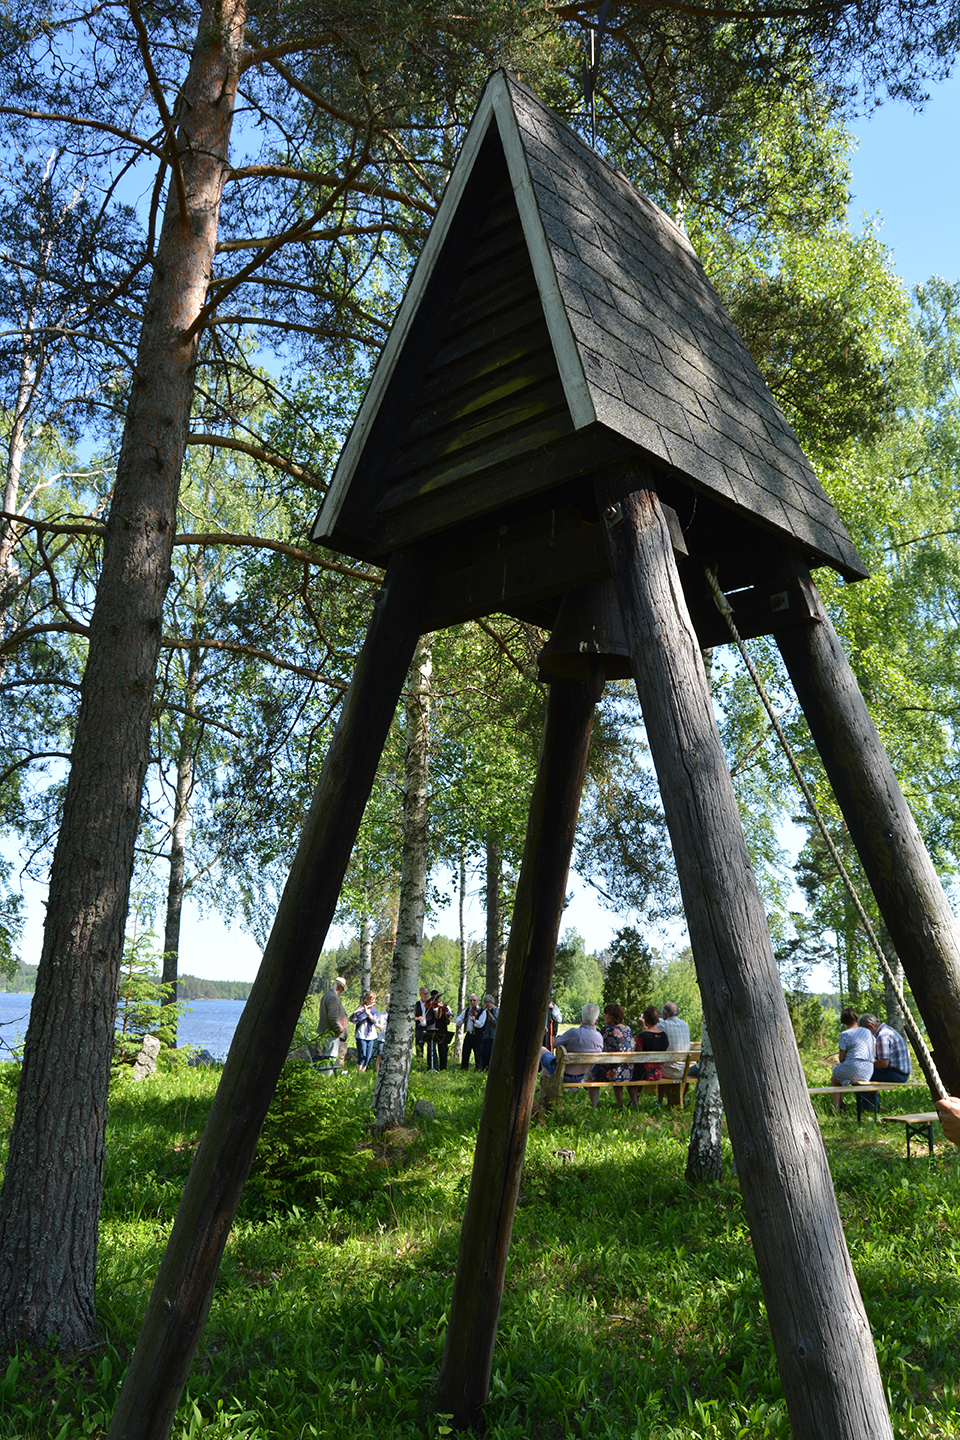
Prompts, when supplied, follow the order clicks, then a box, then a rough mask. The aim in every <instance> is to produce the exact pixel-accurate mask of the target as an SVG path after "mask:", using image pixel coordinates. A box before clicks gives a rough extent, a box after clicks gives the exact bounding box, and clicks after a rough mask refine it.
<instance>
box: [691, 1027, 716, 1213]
mask: <svg viewBox="0 0 960 1440" xmlns="http://www.w3.org/2000/svg"><path fill="white" fill-rule="evenodd" d="M699 1064H700V1073H699V1075H698V1076H697V1090H696V1097H697V1098H696V1100H695V1101H694V1105H693V1124H692V1125H691V1127H690V1144H689V1146H688V1147H687V1168H686V1171H685V1173H684V1177H683V1178H684V1180H686V1182H687V1184H688V1185H703V1184H704V1183H705V1182H707V1181H709V1180H722V1179H723V1146H722V1145H721V1143H720V1140H721V1135H722V1132H723V1096H722V1095H721V1093H720V1081H719V1080H718V1078H717V1066H716V1061H715V1060H714V1058H713V1045H712V1044H711V1042H710V1032H709V1030H708V1029H707V1027H706V1025H704V1027H703V1041H702V1044H701V1046H700V1061H699Z"/></svg>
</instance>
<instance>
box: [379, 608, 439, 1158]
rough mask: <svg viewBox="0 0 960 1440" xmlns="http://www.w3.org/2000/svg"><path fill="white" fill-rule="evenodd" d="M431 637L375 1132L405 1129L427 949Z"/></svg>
mask: <svg viewBox="0 0 960 1440" xmlns="http://www.w3.org/2000/svg"><path fill="white" fill-rule="evenodd" d="M432 668H433V662H432V658H431V639H430V636H429V635H425V636H424V637H423V638H422V639H421V641H420V645H419V647H418V649H417V653H416V655H415V656H414V659H413V664H412V665H411V667H410V678H409V682H408V685H407V701H406V707H407V745H406V755H405V764H404V772H405V779H404V790H403V853H402V856H401V860H400V906H399V911H398V914H397V943H396V947H395V949H394V952H393V969H392V971H391V975H390V1011H389V1015H388V1017H387V1032H386V1035H385V1037H384V1046H383V1055H382V1056H381V1059H380V1069H379V1070H378V1072H377V1084H376V1089H375V1090H374V1093H373V1109H374V1115H375V1121H374V1123H375V1124H376V1126H377V1128H378V1129H380V1130H388V1129H391V1128H393V1127H394V1126H397V1125H402V1124H403V1121H404V1117H405V1115H406V1109H407V1088H408V1086H409V1083H410V1064H411V1061H412V1058H413V1038H414V1019H413V1016H414V1006H415V1005H416V1000H417V979H418V976H419V973H420V955H421V952H422V950H423V916H424V911H425V909H426V899H427V855H428V843H427V842H428V833H427V824H428V816H429V789H428V782H429V775H430V677H431V672H432Z"/></svg>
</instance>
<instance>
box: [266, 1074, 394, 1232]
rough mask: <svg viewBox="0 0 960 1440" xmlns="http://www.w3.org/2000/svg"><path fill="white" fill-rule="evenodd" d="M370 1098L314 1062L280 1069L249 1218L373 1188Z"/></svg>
mask: <svg viewBox="0 0 960 1440" xmlns="http://www.w3.org/2000/svg"><path fill="white" fill-rule="evenodd" d="M367 1105H369V1096H368V1095H367V1094H366V1092H363V1093H362V1094H361V1095H359V1096H358V1095H355V1094H354V1093H353V1092H352V1091H350V1090H348V1089H347V1088H346V1087H345V1085H344V1084H343V1082H342V1081H340V1080H337V1079H335V1078H334V1077H333V1076H330V1075H326V1074H323V1073H322V1072H320V1071H318V1070H316V1069H315V1068H314V1067H313V1066H312V1065H310V1064H307V1063H305V1062H303V1061H300V1060H291V1061H288V1062H287V1064H286V1065H285V1066H284V1067H283V1071H282V1073H281V1075H280V1080H279V1082H278V1084H277V1088H276V1091H275V1092H274V1096H273V1100H272V1101H271V1104H270V1109H269V1110H268V1111H267V1118H266V1120H265V1121H264V1123H263V1130H262V1131H261V1133H260V1141H259V1144H258V1145H257V1153H256V1155H255V1156H254V1159H253V1165H252V1166H251V1169H250V1178H249V1179H248V1181H247V1185H246V1189H245V1190H244V1194H243V1210H244V1213H245V1214H246V1215H247V1216H248V1217H249V1218H255V1217H259V1216H263V1215H267V1214H269V1213H270V1212H271V1211H274V1210H291V1209H293V1208H294V1207H296V1208H297V1209H304V1208H306V1207H309V1206H311V1205H314V1204H316V1202H317V1201H323V1200H330V1199H333V1200H336V1201H337V1202H338V1203H341V1204H342V1203H343V1202H344V1201H346V1200H349V1199H350V1198H353V1197H355V1196H356V1195H358V1194H360V1193H363V1192H364V1191H366V1190H367V1189H368V1188H369V1185H368V1174H367V1172H368V1171H369V1168H370V1160H371V1154H370V1151H369V1149H364V1148H362V1147H363V1146H364V1142H365V1141H366V1139H367V1133H368V1111H367V1109H366V1108H365V1107H366V1106H367Z"/></svg>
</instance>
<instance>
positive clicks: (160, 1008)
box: [113, 931, 186, 1065]
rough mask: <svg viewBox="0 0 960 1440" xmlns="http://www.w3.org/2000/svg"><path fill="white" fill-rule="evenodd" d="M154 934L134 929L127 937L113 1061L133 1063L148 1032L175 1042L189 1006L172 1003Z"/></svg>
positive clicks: (164, 1040) (167, 1041)
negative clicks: (178, 1027) (163, 975)
mask: <svg viewBox="0 0 960 1440" xmlns="http://www.w3.org/2000/svg"><path fill="white" fill-rule="evenodd" d="M155 943H156V942H155V937H154V936H153V935H152V934H150V933H149V932H146V933H144V932H143V931H135V932H134V934H133V935H132V936H130V937H129V938H128V940H127V943H126V946H125V948H124V955H123V971H122V972H121V975H120V986H119V991H118V1000H117V1035H116V1040H115V1043H114V1050H113V1062H114V1064H115V1065H117V1064H121V1065H122V1064H128V1065H132V1064H133V1062H134V1061H135V1060H136V1058H137V1055H138V1054H139V1053H140V1049H141V1047H142V1044H143V1037H144V1036H145V1035H156V1036H158V1037H159V1039H160V1040H161V1042H162V1043H163V1044H164V1045H172V1044H174V1043H175V1041H174V1037H175V1034H176V1025H177V1021H178V1020H179V1018H180V1016H181V1015H182V1014H183V1011H184V1010H185V1008H186V1006H185V1004H183V1003H177V1004H170V1003H168V1002H169V997H170V993H171V991H172V989H173V986H172V985H165V984H164V983H163V981H162V980H161V978H160V971H159V968H158V965H157V957H156V953H155V949H154V946H155Z"/></svg>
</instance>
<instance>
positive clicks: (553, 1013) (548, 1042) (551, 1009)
mask: <svg viewBox="0 0 960 1440" xmlns="http://www.w3.org/2000/svg"><path fill="white" fill-rule="evenodd" d="M562 1024H563V1016H562V1015H561V1014H560V1006H559V1005H558V1004H557V1003H556V1001H555V1000H554V999H553V996H552V995H551V997H550V1004H549V1005H548V1006H547V1019H546V1024H545V1025H544V1027H543V1043H544V1045H545V1046H546V1047H547V1049H548V1050H549V1051H550V1052H551V1053H552V1052H553V1047H554V1045H555V1044H556V1043H557V1033H558V1032H559V1029H560V1026H561V1025H562Z"/></svg>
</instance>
